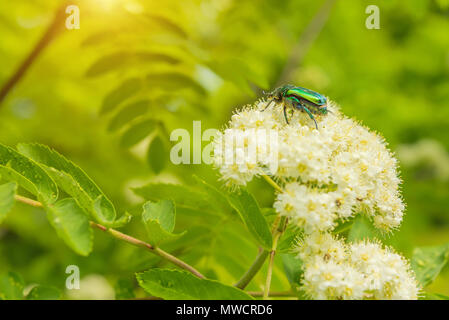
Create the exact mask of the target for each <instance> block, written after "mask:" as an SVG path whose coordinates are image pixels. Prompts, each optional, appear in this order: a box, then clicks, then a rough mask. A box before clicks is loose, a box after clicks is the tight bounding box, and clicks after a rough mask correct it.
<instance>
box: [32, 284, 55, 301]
mask: <svg viewBox="0 0 449 320" xmlns="http://www.w3.org/2000/svg"><path fill="white" fill-rule="evenodd" d="M26 299H27V300H59V299H61V292H60V291H59V290H58V289H56V288H53V287H46V286H40V285H39V286H35V287H33V289H31V291H30V293H28V295H27V296H26Z"/></svg>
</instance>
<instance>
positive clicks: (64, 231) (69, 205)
mask: <svg viewBox="0 0 449 320" xmlns="http://www.w3.org/2000/svg"><path fill="white" fill-rule="evenodd" d="M46 211H47V218H48V220H49V221H50V224H51V225H52V226H53V228H54V229H55V230H56V232H57V234H58V236H59V237H60V238H61V239H62V240H64V242H65V243H66V244H67V245H68V246H69V247H70V248H71V249H72V250H73V251H75V252H76V253H78V254H80V255H82V256H87V255H89V253H90V252H91V251H92V247H93V231H92V228H91V227H90V224H89V219H88V218H87V215H86V214H85V212H84V211H83V209H81V207H80V206H79V205H78V203H77V202H76V201H75V200H74V199H72V198H66V199H62V200H59V201H58V202H56V203H55V204H52V205H49V206H47V207H46Z"/></svg>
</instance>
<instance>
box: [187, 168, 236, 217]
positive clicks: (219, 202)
mask: <svg viewBox="0 0 449 320" xmlns="http://www.w3.org/2000/svg"><path fill="white" fill-rule="evenodd" d="M193 178H194V179H195V180H196V181H197V183H198V185H199V186H200V187H201V189H202V190H204V192H205V193H207V194H209V198H211V199H214V200H215V204H214V205H215V206H216V207H217V208H219V209H221V210H222V211H223V212H226V213H229V212H232V207H231V205H230V204H229V201H228V198H227V197H226V196H225V194H224V192H223V191H220V190H218V189H217V188H216V187H214V186H213V185H211V184H209V183H207V182H206V181H204V180H203V179H201V178H199V177H198V176H196V175H194V176H193Z"/></svg>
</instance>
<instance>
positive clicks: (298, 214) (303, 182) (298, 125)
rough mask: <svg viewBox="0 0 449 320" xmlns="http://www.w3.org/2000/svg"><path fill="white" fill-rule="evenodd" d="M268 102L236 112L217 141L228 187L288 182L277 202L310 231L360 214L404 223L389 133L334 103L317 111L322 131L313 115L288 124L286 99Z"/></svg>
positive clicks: (380, 223)
mask: <svg viewBox="0 0 449 320" xmlns="http://www.w3.org/2000/svg"><path fill="white" fill-rule="evenodd" d="M267 106H268V102H266V101H263V100H261V101H259V102H257V103H256V104H255V105H254V106H246V107H244V108H243V109H242V110H241V111H238V112H236V113H235V114H234V115H233V116H232V118H231V121H230V122H229V123H228V126H227V128H226V129H225V130H224V131H223V132H221V134H220V135H219V138H218V139H216V141H215V146H214V162H215V165H216V167H217V168H218V170H219V172H220V174H221V176H222V179H223V180H225V181H226V183H227V184H228V185H245V184H246V183H247V182H249V181H251V180H252V179H253V178H254V177H257V176H260V175H263V174H268V175H270V176H272V177H273V178H274V179H275V180H277V181H280V183H281V184H284V185H285V193H280V194H278V195H277V199H276V203H275V208H276V209H277V210H278V212H279V213H280V214H281V215H285V216H288V217H289V218H291V219H292V220H294V221H297V222H298V224H299V225H303V226H304V227H305V228H306V229H307V230H309V231H311V230H313V229H315V228H317V229H319V230H331V229H332V228H333V227H334V226H335V222H336V220H337V219H339V218H342V219H347V218H349V217H351V216H353V215H354V213H355V212H365V213H366V214H367V215H368V216H369V217H371V219H372V221H373V223H374V225H375V226H376V227H377V228H380V229H383V230H385V231H390V230H392V229H394V228H396V227H398V226H399V225H400V223H401V221H402V216H403V212H404V209H405V206H404V204H403V201H402V198H401V195H400V190H399V186H400V182H401V181H400V178H399V177H398V173H397V160H396V159H395V157H394V156H393V155H392V153H391V152H390V151H389V150H388V149H387V145H386V143H385V141H384V139H383V138H382V137H380V136H379V135H378V134H376V133H374V132H371V131H369V130H368V129H367V128H366V127H364V126H362V125H361V124H359V123H358V122H356V121H354V120H352V119H350V118H348V117H345V116H344V115H343V114H341V112H340V111H339V110H338V108H337V107H336V106H335V105H333V104H332V103H329V105H328V109H329V110H330V112H329V113H328V114H327V115H321V116H318V115H317V116H316V120H317V122H318V127H319V128H318V130H317V129H315V127H314V123H313V121H311V119H310V118H309V116H308V115H307V114H306V113H303V112H300V111H295V112H293V113H292V114H291V115H289V118H290V120H289V124H287V123H286V121H285V119H284V115H283V112H282V105H281V104H272V106H271V107H269V108H267ZM261 132H266V134H265V135H264V136H263V139H261ZM273 133H274V134H273ZM268 137H270V138H268ZM273 137H275V138H274V139H273ZM235 141H241V143H240V144H238V143H234V142H235Z"/></svg>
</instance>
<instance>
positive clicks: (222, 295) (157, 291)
mask: <svg viewBox="0 0 449 320" xmlns="http://www.w3.org/2000/svg"><path fill="white" fill-rule="evenodd" d="M136 277H137V281H138V282H139V285H140V286H141V287H142V288H143V289H145V291H147V292H148V293H149V294H152V295H154V296H156V297H160V298H163V299H166V300H253V299H254V298H253V297H251V296H250V295H248V294H246V293H245V292H243V291H242V290H240V289H237V288H234V287H231V286H228V285H225V284H222V283H220V282H218V281H215V280H208V279H199V278H197V277H195V276H194V275H192V274H190V273H187V272H185V271H177V270H168V269H151V270H148V271H146V272H143V273H138V274H136Z"/></svg>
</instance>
